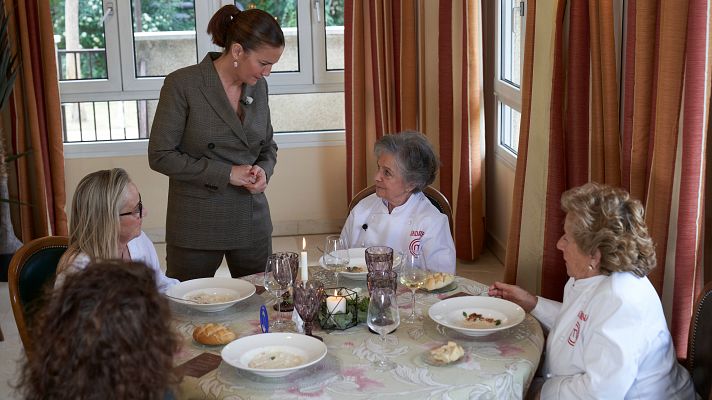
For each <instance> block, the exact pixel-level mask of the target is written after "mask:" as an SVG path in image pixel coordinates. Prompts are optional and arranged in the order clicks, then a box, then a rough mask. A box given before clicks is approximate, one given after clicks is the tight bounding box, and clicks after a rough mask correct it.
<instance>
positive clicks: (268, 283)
mask: <svg viewBox="0 0 712 400" xmlns="http://www.w3.org/2000/svg"><path fill="white" fill-rule="evenodd" d="M291 285H292V267H291V263H290V261H289V258H288V257H282V256H281V255H279V254H272V255H270V256H269V257H267V265H266V266H265V289H267V290H269V291H270V292H271V293H273V294H274V295H275V297H277V319H276V321H274V323H273V324H272V326H270V330H273V331H275V332H279V331H285V330H288V328H289V323H286V322H284V321H282V308H281V305H282V294H283V293H285V292H287V291H288V290H289V287H290V286H291Z"/></svg>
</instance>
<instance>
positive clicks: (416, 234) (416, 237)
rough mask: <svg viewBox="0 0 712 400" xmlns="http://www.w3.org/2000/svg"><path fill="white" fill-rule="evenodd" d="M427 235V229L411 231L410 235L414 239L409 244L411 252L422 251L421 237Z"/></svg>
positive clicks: (414, 253)
mask: <svg viewBox="0 0 712 400" xmlns="http://www.w3.org/2000/svg"><path fill="white" fill-rule="evenodd" d="M423 235H425V231H410V237H412V238H413V239H412V240H411V241H410V244H408V250H409V251H410V254H413V255H416V254H418V252H419V251H420V238H422V237H423Z"/></svg>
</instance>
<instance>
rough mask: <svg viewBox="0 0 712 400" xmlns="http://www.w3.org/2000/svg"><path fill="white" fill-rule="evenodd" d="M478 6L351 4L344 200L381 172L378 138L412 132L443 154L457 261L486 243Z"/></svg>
mask: <svg viewBox="0 0 712 400" xmlns="http://www.w3.org/2000/svg"><path fill="white" fill-rule="evenodd" d="M479 7H480V6H479V2H478V1H474V0H470V1H464V0H460V1H447V0H438V1H425V0H409V1H397V0H396V1H368V2H361V1H348V2H347V4H346V7H345V19H344V25H345V27H344V32H345V39H344V40H345V52H346V54H345V59H346V65H345V82H344V91H345V96H346V151H347V156H346V160H347V166H346V169H347V201H348V200H350V199H351V197H352V196H353V195H354V194H355V193H358V191H359V190H361V189H363V188H365V187H366V186H368V185H369V183H370V180H371V177H372V176H373V173H374V172H375V164H376V163H375V159H374V156H373V144H374V142H375V141H376V140H377V139H378V138H379V137H381V136H382V135H384V134H389V133H396V132H400V131H403V130H408V129H415V130H419V131H420V132H423V133H424V134H425V135H426V136H427V137H428V138H429V139H430V141H431V143H433V145H434V146H435V148H436V149H437V151H438V153H439V156H440V159H441V163H442V165H441V169H440V174H439V178H438V181H437V182H436V184H435V185H436V186H438V187H439V189H440V191H441V192H443V194H444V195H445V196H446V197H447V198H448V200H449V201H450V203H451V204H452V205H453V210H454V216H453V220H454V225H455V246H456V251H457V257H458V258H460V259H465V260H471V259H474V258H477V257H478V256H479V254H480V253H481V251H482V246H483V242H484V221H483V213H484V211H483V191H484V180H483V177H482V154H481V150H480V149H481V144H482V140H483V134H484V132H483V131H484V128H483V126H484V118H483V109H482V101H481V99H482V70H481V68H482V60H481V58H482V57H481V48H482V46H481V21H480V18H481V17H480V8H479Z"/></svg>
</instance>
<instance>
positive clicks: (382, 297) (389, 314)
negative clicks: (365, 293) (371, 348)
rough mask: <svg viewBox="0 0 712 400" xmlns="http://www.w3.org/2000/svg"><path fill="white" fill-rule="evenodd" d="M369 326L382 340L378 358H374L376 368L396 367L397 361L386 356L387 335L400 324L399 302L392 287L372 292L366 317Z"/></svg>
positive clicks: (376, 289) (387, 368)
mask: <svg viewBox="0 0 712 400" xmlns="http://www.w3.org/2000/svg"><path fill="white" fill-rule="evenodd" d="M366 320H367V322H368V327H369V328H371V330H373V331H374V332H376V333H378V335H379V337H380V339H381V340H380V342H381V351H380V352H379V354H380V356H379V359H378V360H374V361H373V363H372V365H373V366H374V368H376V369H378V370H381V371H385V370H389V369H393V368H395V366H396V365H395V363H394V362H393V361H389V360H387V359H386V356H385V349H386V335H387V334H388V333H390V332H393V331H394V330H395V329H396V328H397V327H398V325H399V324H400V316H399V314H398V303H397V302H396V293H395V292H394V291H393V289H390V288H375V289H373V292H371V300H370V301H369V302H368V316H367V317H366Z"/></svg>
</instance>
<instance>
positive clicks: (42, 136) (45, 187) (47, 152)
mask: <svg viewBox="0 0 712 400" xmlns="http://www.w3.org/2000/svg"><path fill="white" fill-rule="evenodd" d="M9 3H11V4H9ZM6 6H7V7H8V9H7V11H8V15H10V16H11V18H12V22H13V23H12V26H11V31H10V35H11V37H13V38H15V39H16V40H17V41H18V42H19V48H20V51H19V54H20V58H21V60H20V68H19V72H18V77H17V80H16V81H15V89H14V91H13V94H12V101H11V102H10V103H11V107H10V108H11V116H12V137H11V141H10V143H12V148H13V150H14V152H17V153H22V152H26V151H28V150H29V151H31V153H30V154H29V155H28V156H25V157H21V158H19V159H18V160H17V171H16V174H15V175H14V176H13V177H12V178H13V180H14V181H15V183H16V187H11V189H10V191H11V194H15V193H16V196H13V197H17V198H18V199H19V200H20V201H21V202H23V203H27V204H30V205H31V206H30V207H28V206H20V207H19V216H20V217H19V221H20V231H21V235H20V239H21V240H22V241H23V242H25V243H26V242H29V241H30V240H32V239H35V238H38V237H42V236H48V235H67V215H66V213H65V211H64V207H65V203H66V194H65V190H64V147H63V143H62V125H61V115H60V103H59V85H58V82H59V81H58V78H57V64H56V58H55V48H54V37H53V28H52V17H51V15H50V8H49V2H48V1H44V0H11V1H10V2H8V4H6Z"/></svg>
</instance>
